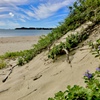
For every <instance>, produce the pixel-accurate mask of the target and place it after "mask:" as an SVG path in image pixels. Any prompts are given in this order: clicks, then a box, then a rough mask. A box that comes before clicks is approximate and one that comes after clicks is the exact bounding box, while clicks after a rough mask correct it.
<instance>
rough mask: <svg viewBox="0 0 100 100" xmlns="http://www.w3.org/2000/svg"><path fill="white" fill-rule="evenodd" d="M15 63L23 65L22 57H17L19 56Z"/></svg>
mask: <svg viewBox="0 0 100 100" xmlns="http://www.w3.org/2000/svg"><path fill="white" fill-rule="evenodd" d="M17 65H19V66H22V65H24V59H23V58H22V57H19V58H18V62H17Z"/></svg>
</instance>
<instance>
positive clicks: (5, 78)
mask: <svg viewBox="0 0 100 100" xmlns="http://www.w3.org/2000/svg"><path fill="white" fill-rule="evenodd" d="M16 66H17V65H15V66H13V67H12V68H11V69H10V72H9V74H8V75H7V76H6V77H5V78H4V79H3V80H2V82H3V83H4V82H5V81H6V80H7V79H8V77H9V76H10V74H11V73H12V71H13V69H14V68H15V67H16Z"/></svg>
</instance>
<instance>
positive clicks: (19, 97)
mask: <svg viewBox="0 0 100 100" xmlns="http://www.w3.org/2000/svg"><path fill="white" fill-rule="evenodd" d="M96 32H98V34H96V36H95V38H94V35H95V33H96ZM99 32H100V25H99V26H98V27H97V28H96V30H95V32H94V31H93V32H92V33H91V36H90V37H89V39H88V40H87V41H89V40H92V39H94V40H93V41H95V39H96V38H98V37H100V34H99ZM87 41H85V42H84V46H83V47H81V48H79V49H77V50H76V53H75V54H74V55H73V56H72V58H71V60H72V61H71V63H72V67H70V65H69V64H68V63H67V62H66V57H65V55H63V56H61V57H59V58H58V60H57V61H56V62H54V63H53V62H52V60H49V59H48V58H47V51H44V52H42V53H41V54H39V55H38V56H37V57H35V58H34V59H33V60H32V61H31V62H30V63H28V64H26V65H24V66H22V67H18V66H17V67H15V68H14V70H13V73H12V74H11V75H10V77H9V78H8V79H7V81H6V82H5V83H2V80H3V79H4V78H5V77H6V75H7V73H9V69H10V68H7V69H2V70H0V91H2V90H5V91H4V92H0V100H47V99H48V98H49V97H53V96H54V93H56V92H58V91H60V90H62V91H63V90H65V89H66V87H67V85H74V84H77V85H82V86H85V84H84V80H83V79H82V78H83V76H84V73H85V72H86V71H87V70H90V72H94V71H95V69H96V68H97V67H98V66H99V64H100V59H98V58H95V57H94V55H92V54H91V52H90V49H89V47H88V45H87ZM7 89H8V90H7Z"/></svg>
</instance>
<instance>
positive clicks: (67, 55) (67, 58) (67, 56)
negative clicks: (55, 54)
mask: <svg viewBox="0 0 100 100" xmlns="http://www.w3.org/2000/svg"><path fill="white" fill-rule="evenodd" d="M63 50H64V51H65V53H66V61H67V62H68V63H69V64H70V67H72V64H71V60H70V59H69V52H68V50H66V49H65V48H63Z"/></svg>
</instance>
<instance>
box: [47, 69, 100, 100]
mask: <svg viewBox="0 0 100 100" xmlns="http://www.w3.org/2000/svg"><path fill="white" fill-rule="evenodd" d="M84 79H85V83H86V87H81V86H79V85H74V86H73V87H71V86H68V87H67V90H66V91H64V92H62V91H59V92H58V93H56V94H55V97H54V98H48V100H100V67H98V68H97V69H96V71H95V73H90V72H89V71H88V70H87V71H86V72H85V74H84Z"/></svg>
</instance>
